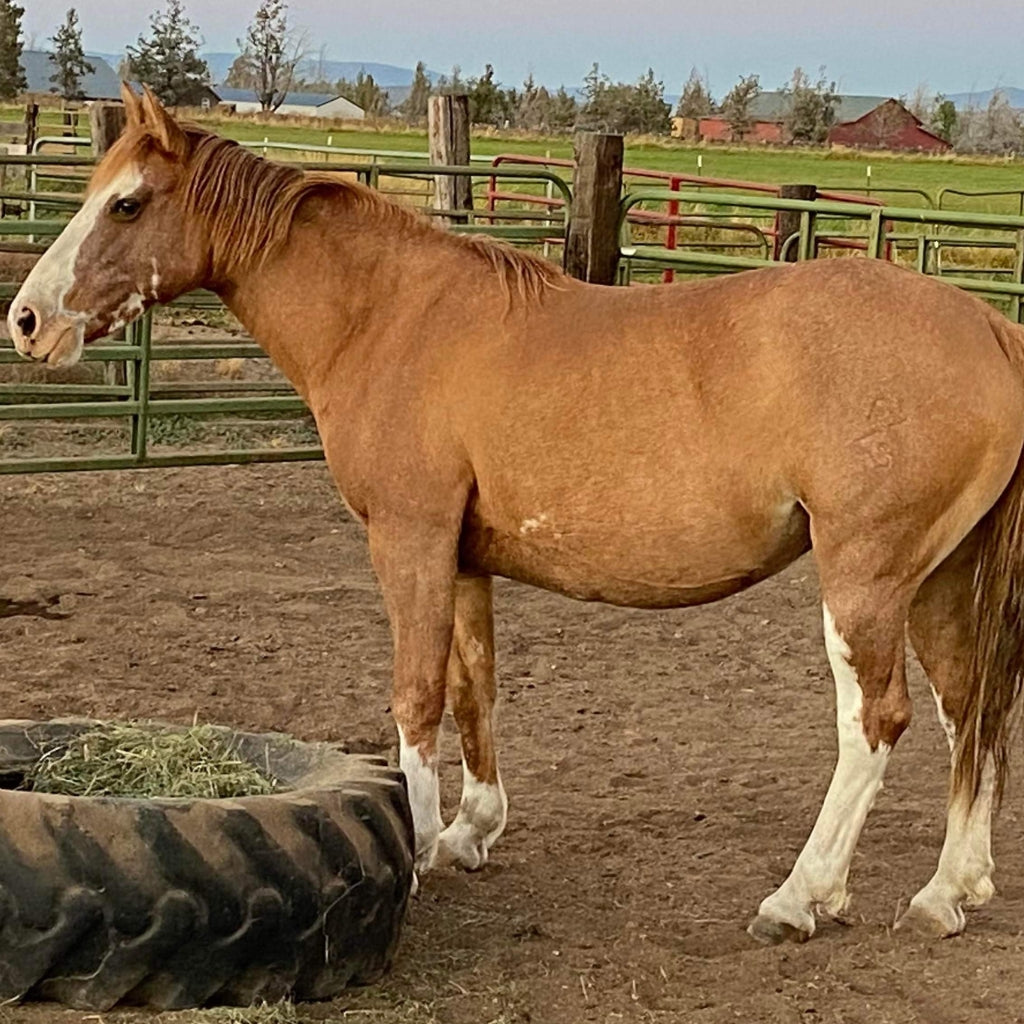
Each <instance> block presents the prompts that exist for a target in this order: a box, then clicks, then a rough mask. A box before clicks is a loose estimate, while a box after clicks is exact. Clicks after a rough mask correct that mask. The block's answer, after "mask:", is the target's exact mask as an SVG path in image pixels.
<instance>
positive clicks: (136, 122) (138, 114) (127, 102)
mask: <svg viewBox="0 0 1024 1024" xmlns="http://www.w3.org/2000/svg"><path fill="white" fill-rule="evenodd" d="M121 102H122V103H123V104H124V109H125V113H126V114H127V115H128V127H129V128H138V127H139V126H140V125H141V124H142V101H141V100H140V99H139V97H138V96H136V95H135V93H134V92H133V90H132V87H131V86H130V85H129V84H128V83H127V82H122V83H121Z"/></svg>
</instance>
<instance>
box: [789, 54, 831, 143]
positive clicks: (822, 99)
mask: <svg viewBox="0 0 1024 1024" xmlns="http://www.w3.org/2000/svg"><path fill="white" fill-rule="evenodd" d="M781 92H782V96H783V102H784V103H785V106H786V115H785V118H784V120H785V125H786V129H787V131H788V132H789V137H790V138H791V139H792V140H793V141H794V142H805V143H814V144H820V143H822V142H824V141H825V139H826V138H827V137H828V132H829V129H830V128H831V127H832V125H834V124H835V122H836V104H837V103H838V101H839V93H838V91H837V89H836V83H835V82H829V81H828V80H827V79H826V77H825V69H824V68H823V67H822V68H819V69H818V80H817V82H812V81H811V79H810V77H809V76H808V75H807V74H806V73H805V72H804V70H803V68H794V70H793V77H792V78H791V79H790V80H789V82H788V84H786V85H784V86H783V87H782V89H781Z"/></svg>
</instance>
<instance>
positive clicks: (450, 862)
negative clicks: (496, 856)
mask: <svg viewBox="0 0 1024 1024" xmlns="http://www.w3.org/2000/svg"><path fill="white" fill-rule="evenodd" d="M486 863H487V840H486V839H484V838H483V837H481V836H478V835H476V833H475V830H473V829H471V828H467V827H466V826H463V825H460V824H458V823H453V824H451V825H449V826H448V828H446V829H445V830H444V831H443V832H442V833H441V837H440V839H439V840H438V844H437V865H438V866H439V867H445V866H451V867H460V868H462V869H463V870H465V871H479V870H480V869H481V868H482V867H483V866H484V865H485V864H486Z"/></svg>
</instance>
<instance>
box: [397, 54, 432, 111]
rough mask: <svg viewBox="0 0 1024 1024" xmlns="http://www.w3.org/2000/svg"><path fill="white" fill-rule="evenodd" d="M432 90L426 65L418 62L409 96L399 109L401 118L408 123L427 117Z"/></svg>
mask: <svg viewBox="0 0 1024 1024" xmlns="http://www.w3.org/2000/svg"><path fill="white" fill-rule="evenodd" d="M432 88H433V87H432V86H431V84H430V78H429V77H428V76H427V66H426V64H424V63H423V61H418V62H417V64H416V73H415V74H414V75H413V78H412V86H411V87H410V89H409V95H408V96H406V98H405V101H404V102H403V103H402V106H401V107H400V111H401V114H402V116H403V117H404V118H406V119H407V120H409V121H422V120H423V119H424V118H425V117H426V116H427V106H428V103H427V101H428V100H429V99H430V93H431V91H432Z"/></svg>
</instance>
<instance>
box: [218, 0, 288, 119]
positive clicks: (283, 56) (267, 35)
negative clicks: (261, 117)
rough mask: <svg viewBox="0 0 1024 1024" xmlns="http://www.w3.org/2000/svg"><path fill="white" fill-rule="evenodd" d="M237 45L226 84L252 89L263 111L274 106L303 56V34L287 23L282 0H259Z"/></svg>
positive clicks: (279, 101) (285, 4) (283, 96)
mask: <svg viewBox="0 0 1024 1024" xmlns="http://www.w3.org/2000/svg"><path fill="white" fill-rule="evenodd" d="M238 47H239V49H240V50H241V51H242V52H241V53H240V54H239V55H238V57H236V58H235V61H234V63H233V64H232V65H231V70H230V71H229V72H228V84H229V85H233V86H235V88H243V89H245V88H248V89H252V90H253V91H254V92H255V93H256V99H258V100H259V101H260V107H261V108H262V109H263V110H264V111H268V110H269V111H274V110H277V108H278V107H279V106H281V104H282V103H284V100H285V97H286V96H287V95H288V93H289V91H290V90H291V88H292V84H293V82H294V79H295V68H296V67H297V66H298V64H299V61H301V60H302V59H303V57H304V56H305V37H304V36H303V35H302V34H301V33H299V32H296V31H295V30H294V29H292V28H289V26H288V4H287V2H286V0H260V5H259V7H258V8H257V9H256V13H255V15H253V19H252V21H251V22H250V23H249V27H248V28H247V29H246V32H245V39H244V40H243V39H239V40H238ZM236 83H237V84H236Z"/></svg>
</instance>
